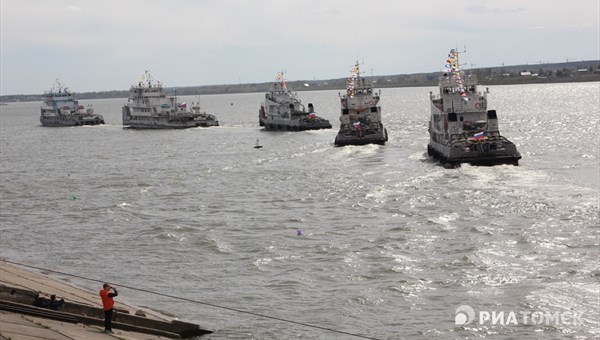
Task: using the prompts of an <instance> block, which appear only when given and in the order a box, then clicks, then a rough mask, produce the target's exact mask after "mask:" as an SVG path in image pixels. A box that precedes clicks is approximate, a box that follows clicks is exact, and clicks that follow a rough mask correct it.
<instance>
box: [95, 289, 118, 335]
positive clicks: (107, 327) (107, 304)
mask: <svg viewBox="0 0 600 340" xmlns="http://www.w3.org/2000/svg"><path fill="white" fill-rule="evenodd" d="M111 290H112V292H111ZM118 295H119V292H117V290H116V289H115V287H112V286H111V285H109V284H108V283H105V284H104V285H103V286H102V290H100V298H102V307H103V309H104V333H112V332H113V331H112V328H111V323H112V317H113V307H114V306H115V301H114V300H113V298H114V297H115V296H118Z"/></svg>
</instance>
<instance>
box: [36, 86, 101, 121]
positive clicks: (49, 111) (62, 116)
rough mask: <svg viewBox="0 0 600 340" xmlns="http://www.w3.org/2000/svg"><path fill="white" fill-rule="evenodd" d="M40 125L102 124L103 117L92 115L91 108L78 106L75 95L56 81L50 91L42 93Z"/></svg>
mask: <svg viewBox="0 0 600 340" xmlns="http://www.w3.org/2000/svg"><path fill="white" fill-rule="evenodd" d="M40 111H41V112H40V123H41V124H42V125H43V126H53V127H57V126H83V125H100V124H104V117H102V115H99V114H95V113H94V109H93V108H92V107H91V106H88V107H87V108H85V107H83V105H79V101H78V100H77V99H75V94H74V93H73V92H72V91H71V90H69V89H68V88H67V87H65V86H64V85H63V84H62V83H61V82H60V81H59V80H58V79H56V80H55V81H54V85H53V86H52V88H51V89H50V91H48V92H46V93H44V102H43V104H42V106H41V107H40Z"/></svg>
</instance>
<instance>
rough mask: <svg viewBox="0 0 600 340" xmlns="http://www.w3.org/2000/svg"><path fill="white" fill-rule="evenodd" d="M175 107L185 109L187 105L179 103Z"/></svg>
mask: <svg viewBox="0 0 600 340" xmlns="http://www.w3.org/2000/svg"><path fill="white" fill-rule="evenodd" d="M177 107H179V108H181V109H185V108H186V107H187V103H181V104H179V105H177Z"/></svg>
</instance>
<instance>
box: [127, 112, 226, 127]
mask: <svg viewBox="0 0 600 340" xmlns="http://www.w3.org/2000/svg"><path fill="white" fill-rule="evenodd" d="M130 112H131V110H130V108H129V107H128V106H125V107H123V125H124V126H125V127H127V128H131V129H189V128H197V127H211V126H219V121H218V120H216V119H214V116H213V115H208V114H204V115H200V114H198V115H189V114H185V115H172V116H166V115H160V116H156V115H155V116H137V115H131V114H130Z"/></svg>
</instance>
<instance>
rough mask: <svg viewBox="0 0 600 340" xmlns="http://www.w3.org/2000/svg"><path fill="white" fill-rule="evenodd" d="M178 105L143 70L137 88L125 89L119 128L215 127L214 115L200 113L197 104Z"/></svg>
mask: <svg viewBox="0 0 600 340" xmlns="http://www.w3.org/2000/svg"><path fill="white" fill-rule="evenodd" d="M190 107H191V108H190V109H188V105H187V103H185V102H184V103H179V102H178V101H177V97H173V96H167V95H166V94H165V91H164V88H163V85H162V83H161V82H160V81H159V80H157V79H156V78H155V77H154V76H153V75H152V74H151V73H150V72H148V71H145V72H144V75H143V76H142V79H141V80H140V82H139V83H138V84H137V85H134V86H132V87H131V89H130V90H129V100H128V102H127V104H125V106H123V125H124V126H127V127H130V128H136V129H186V128H194V127H209V126H219V122H218V121H217V119H216V118H215V116H214V115H212V114H208V113H206V112H202V111H200V107H199V106H198V105H194V103H192V105H190Z"/></svg>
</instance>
